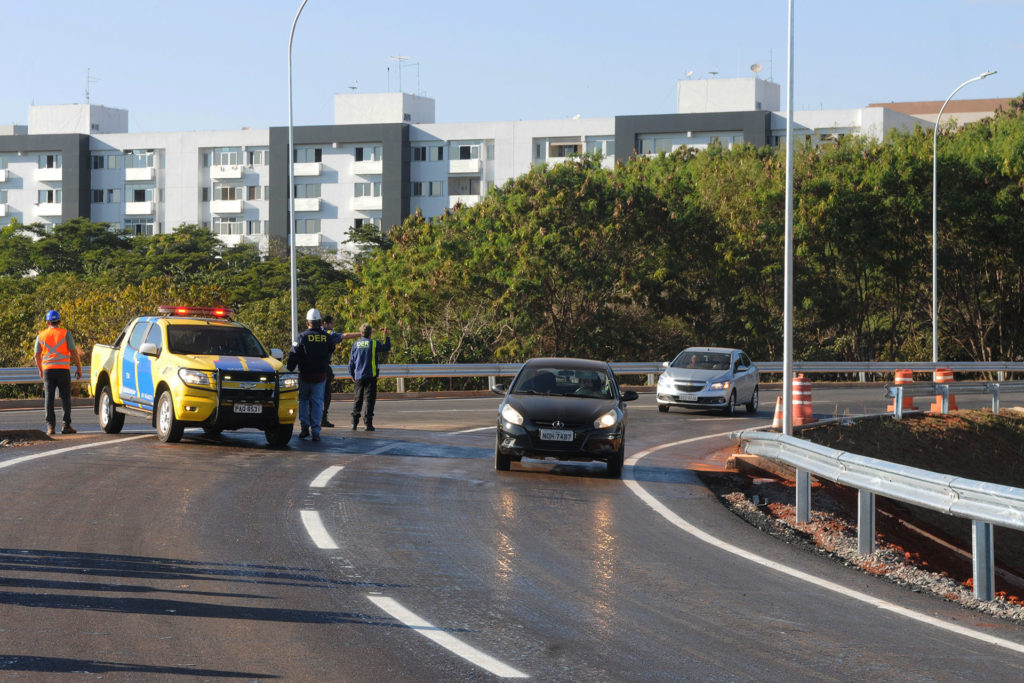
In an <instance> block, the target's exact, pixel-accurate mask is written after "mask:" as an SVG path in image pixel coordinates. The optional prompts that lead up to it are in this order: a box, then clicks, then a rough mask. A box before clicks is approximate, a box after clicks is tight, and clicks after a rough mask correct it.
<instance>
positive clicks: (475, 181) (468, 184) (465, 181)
mask: <svg viewBox="0 0 1024 683" xmlns="http://www.w3.org/2000/svg"><path fill="white" fill-rule="evenodd" d="M448 189H449V190H450V191H451V194H453V195H479V194H480V179H479V178H454V177H453V178H449V179H448Z"/></svg>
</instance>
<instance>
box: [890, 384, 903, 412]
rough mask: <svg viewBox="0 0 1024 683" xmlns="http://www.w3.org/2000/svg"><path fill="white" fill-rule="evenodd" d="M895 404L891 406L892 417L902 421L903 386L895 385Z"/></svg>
mask: <svg viewBox="0 0 1024 683" xmlns="http://www.w3.org/2000/svg"><path fill="white" fill-rule="evenodd" d="M895 401H896V403H895V404H893V410H892V412H893V415H895V416H896V419H897V420H902V419H903V386H902V385H899V384H897V385H896V399H895Z"/></svg>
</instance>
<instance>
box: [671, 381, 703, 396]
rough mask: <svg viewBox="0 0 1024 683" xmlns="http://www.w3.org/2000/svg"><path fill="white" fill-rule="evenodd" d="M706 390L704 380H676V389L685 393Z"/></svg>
mask: <svg viewBox="0 0 1024 683" xmlns="http://www.w3.org/2000/svg"><path fill="white" fill-rule="evenodd" d="M703 390H704V382H676V391H679V392H682V393H684V394H695V393H697V392H698V391H703Z"/></svg>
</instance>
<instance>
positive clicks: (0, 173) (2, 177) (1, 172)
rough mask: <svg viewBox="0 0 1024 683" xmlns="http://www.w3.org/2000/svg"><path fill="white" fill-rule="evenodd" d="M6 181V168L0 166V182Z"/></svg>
mask: <svg viewBox="0 0 1024 683" xmlns="http://www.w3.org/2000/svg"><path fill="white" fill-rule="evenodd" d="M6 182H7V169H6V168H0V183H6Z"/></svg>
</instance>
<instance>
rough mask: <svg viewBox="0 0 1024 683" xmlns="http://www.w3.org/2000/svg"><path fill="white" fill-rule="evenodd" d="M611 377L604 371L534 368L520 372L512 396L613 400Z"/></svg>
mask: <svg viewBox="0 0 1024 683" xmlns="http://www.w3.org/2000/svg"><path fill="white" fill-rule="evenodd" d="M612 386H613V385H612V378H611V377H610V376H609V374H608V373H607V372H605V371H604V370H594V369H591V368H586V369H583V368H559V367H545V366H536V367H531V368H527V369H525V370H523V372H522V373H520V375H519V378H518V379H517V380H516V383H515V384H514V385H513V386H512V389H511V391H512V393H513V394H537V395H540V396H574V397H577V398H601V399H610V398H614V394H613V389H612Z"/></svg>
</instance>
